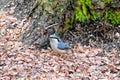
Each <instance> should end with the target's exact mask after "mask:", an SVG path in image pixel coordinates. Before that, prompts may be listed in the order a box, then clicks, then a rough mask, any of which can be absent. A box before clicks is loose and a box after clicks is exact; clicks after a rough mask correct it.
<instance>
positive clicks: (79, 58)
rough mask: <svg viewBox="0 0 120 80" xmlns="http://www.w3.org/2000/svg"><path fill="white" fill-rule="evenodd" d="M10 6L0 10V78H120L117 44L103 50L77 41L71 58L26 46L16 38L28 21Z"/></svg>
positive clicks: (68, 79)
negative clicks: (18, 15) (8, 9)
mask: <svg viewBox="0 0 120 80" xmlns="http://www.w3.org/2000/svg"><path fill="white" fill-rule="evenodd" d="M12 9H14V8H11V11H4V10H1V11H0V79H1V80H120V58H119V57H117V56H116V55H117V54H118V53H117V52H118V50H117V49H116V48H113V49H112V50H111V51H110V52H107V51H104V52H103V50H102V49H97V48H91V47H90V46H81V45H80V44H79V43H78V44H76V45H74V47H73V48H72V50H73V54H74V56H75V58H74V59H72V58H69V56H68V58H61V57H60V56H57V55H54V54H55V53H54V52H53V51H51V49H47V50H45V49H42V50H41V51H40V50H38V49H36V48H35V47H34V46H29V47H28V46H26V45H25V44H24V43H22V42H19V41H18V38H19V36H20V34H21V33H22V31H24V29H26V26H29V21H28V22H27V20H26V19H23V20H18V19H17V18H15V17H13V16H12V15H11V14H12V13H13V12H14V10H12ZM68 55H69V54H68Z"/></svg>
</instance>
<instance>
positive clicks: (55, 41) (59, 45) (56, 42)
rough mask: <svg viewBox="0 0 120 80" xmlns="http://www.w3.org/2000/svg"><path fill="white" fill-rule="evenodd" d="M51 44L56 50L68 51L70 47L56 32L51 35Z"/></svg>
mask: <svg viewBox="0 0 120 80" xmlns="http://www.w3.org/2000/svg"><path fill="white" fill-rule="evenodd" d="M49 39H50V46H51V48H52V50H53V51H54V52H57V53H67V52H68V51H69V50H70V48H69V47H68V46H67V45H66V44H65V43H64V42H63V41H62V40H61V39H60V38H59V37H57V36H56V35H55V34H52V35H50V37H49Z"/></svg>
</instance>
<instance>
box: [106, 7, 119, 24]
mask: <svg viewBox="0 0 120 80" xmlns="http://www.w3.org/2000/svg"><path fill="white" fill-rule="evenodd" d="M104 16H105V21H107V22H108V23H111V24H113V25H119V24H120V11H114V10H113V9H109V10H107V11H105V15H104Z"/></svg>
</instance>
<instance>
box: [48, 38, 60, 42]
mask: <svg viewBox="0 0 120 80" xmlns="http://www.w3.org/2000/svg"><path fill="white" fill-rule="evenodd" d="M50 38H53V39H57V40H58V41H60V40H59V38H57V37H50Z"/></svg>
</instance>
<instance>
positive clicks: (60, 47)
mask: <svg viewBox="0 0 120 80" xmlns="http://www.w3.org/2000/svg"><path fill="white" fill-rule="evenodd" d="M57 47H58V48H59V49H61V50H65V49H70V48H69V47H68V46H67V45H66V44H65V43H63V42H62V41H60V42H59V43H58V46H57Z"/></svg>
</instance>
